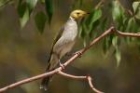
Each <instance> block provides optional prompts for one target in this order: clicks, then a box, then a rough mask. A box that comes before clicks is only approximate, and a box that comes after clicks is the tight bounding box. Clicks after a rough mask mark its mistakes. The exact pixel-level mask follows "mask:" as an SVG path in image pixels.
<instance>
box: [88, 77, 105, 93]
mask: <svg viewBox="0 0 140 93" xmlns="http://www.w3.org/2000/svg"><path fill="white" fill-rule="evenodd" d="M87 80H88V83H89V86H90V88H91V89H92V90H93V91H95V92H96V93H104V92H102V91H100V90H98V89H96V88H95V87H94V86H93V84H92V78H91V77H90V76H87Z"/></svg>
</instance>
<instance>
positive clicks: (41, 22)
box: [35, 12, 47, 33]
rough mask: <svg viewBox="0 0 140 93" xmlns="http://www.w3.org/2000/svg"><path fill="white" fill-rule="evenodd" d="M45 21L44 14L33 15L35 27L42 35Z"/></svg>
mask: <svg viewBox="0 0 140 93" xmlns="http://www.w3.org/2000/svg"><path fill="white" fill-rule="evenodd" d="M46 20H47V17H46V15H45V14H44V12H38V13H37V14H36V15H35V23H36V26H37V28H38V30H39V31H40V33H43V30H44V27H45V23H46Z"/></svg>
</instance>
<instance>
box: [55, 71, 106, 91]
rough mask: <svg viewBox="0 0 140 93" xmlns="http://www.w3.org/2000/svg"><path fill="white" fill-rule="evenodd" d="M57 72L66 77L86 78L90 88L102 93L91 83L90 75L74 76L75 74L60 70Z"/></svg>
mask: <svg viewBox="0 0 140 93" xmlns="http://www.w3.org/2000/svg"><path fill="white" fill-rule="evenodd" d="M58 74H60V75H62V76H65V77H67V78H72V79H76V80H81V79H82V80H87V81H88V84H89V86H90V88H91V89H92V90H93V91H94V92H96V93H104V92H102V91H100V90H98V89H96V88H95V87H94V86H93V84H92V78H91V77H90V76H75V75H71V74H67V73H64V72H62V71H59V72H58Z"/></svg>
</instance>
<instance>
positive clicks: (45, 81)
mask: <svg viewBox="0 0 140 93" xmlns="http://www.w3.org/2000/svg"><path fill="white" fill-rule="evenodd" d="M49 67H50V65H49V66H48V67H47V69H46V71H47V70H48V68H49ZM50 79H51V76H49V77H44V78H43V79H42V81H41V85H40V89H42V90H45V91H47V88H48V84H49V81H50Z"/></svg>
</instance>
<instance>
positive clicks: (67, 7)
mask: <svg viewBox="0 0 140 93" xmlns="http://www.w3.org/2000/svg"><path fill="white" fill-rule="evenodd" d="M2 1H4V0H2ZM2 1H1V2H2ZM20 1H21V0H20ZM23 1H24V0H23ZM27 1H28V0H27ZM29 1H30V0H29ZM79 1H83V2H84V3H83V4H82V7H79V8H81V9H83V10H86V11H93V9H94V8H95V6H97V5H98V4H99V2H101V1H105V2H103V3H104V7H102V10H103V13H104V14H102V17H101V18H103V17H104V16H108V17H109V16H111V15H110V14H109V13H108V12H109V11H108V9H109V8H112V6H111V3H112V1H115V0H101V1H100V0H99V1H98V0H97V1H96V0H87V1H86V0H79ZM79 1H78V0H67V1H64V0H58V1H57V0H54V2H53V5H54V8H55V10H54V12H53V15H52V19H51V24H49V23H47V22H46V23H45V27H44V29H43V33H41V32H40V31H39V30H38V28H37V26H36V23H35V20H34V19H35V16H36V14H37V13H38V12H40V11H43V12H45V5H44V3H41V2H38V3H37V4H36V6H35V7H34V9H33V10H32V13H31V14H30V17H29V20H28V21H27V23H26V24H25V25H24V26H23V27H21V19H20V16H19V14H18V11H17V9H16V7H17V5H18V4H17V3H18V0H15V2H14V4H13V3H8V4H7V3H5V4H4V5H2V6H0V87H4V86H6V85H9V84H11V83H14V82H17V81H20V80H22V79H25V78H29V77H32V76H35V75H38V74H41V73H44V72H45V68H46V66H47V59H48V55H49V52H50V49H51V44H52V42H53V38H54V37H55V35H56V34H57V32H58V31H59V29H60V28H61V26H62V25H63V24H64V23H65V22H66V20H67V19H68V17H69V13H70V11H71V10H72V9H76V8H78V7H77V6H76V5H77V3H78V2H79ZM134 1H137V2H138V0H120V3H121V5H122V6H123V7H124V9H126V10H130V11H128V13H129V14H130V15H131V14H132V15H133V11H131V8H132V3H133V2H134ZM32 2H33V1H32ZM76 2H77V3H76ZM101 6H102V5H101ZM139 10H140V7H139ZM138 17H139V18H140V15H139V16H138ZM48 18H49V17H48ZM22 20H25V19H22ZM130 23H131V22H130ZM104 24H105V23H104ZM137 24H138V25H139V26H140V24H139V23H137ZM110 26H111V24H109V25H107V26H105V28H104V29H108V27H110ZM123 26H125V24H124V25H123ZM99 28H101V27H98V30H101V29H99ZM138 30H139V31H140V28H139V29H135V31H134V30H133V31H132V32H138ZM96 31H97V29H96ZM96 31H95V30H94V31H93V33H92V34H94V33H96V35H97V36H99V34H101V33H102V32H103V31H104V30H101V31H99V33H98V34H97V32H96ZM127 31H128V30H127ZM93 38H95V37H94V36H93V37H92V38H90V39H91V40H92V39H93ZM119 38H121V43H120V44H119V50H120V51H121V53H120V55H121V60H120V62H119V66H117V64H118V62H117V60H116V56H115V54H114V51H115V48H114V47H113V46H112V44H111V45H110V47H109V48H107V50H106V52H105V53H104V49H103V48H102V46H103V44H104V40H102V41H100V42H99V43H97V44H96V45H94V46H93V47H92V48H91V49H90V50H88V51H87V52H86V53H85V54H84V55H82V57H81V58H78V59H77V60H76V61H74V62H73V63H72V64H70V65H69V66H68V67H67V68H66V70H65V72H67V73H70V74H74V75H91V76H92V78H93V85H94V86H95V87H96V88H97V89H99V90H101V91H103V92H105V93H140V83H139V82H140V72H139V71H140V67H139V65H140V46H139V42H138V41H139V38H138V39H136V38H132V40H131V42H129V43H126V41H125V40H124V38H123V37H119ZM128 39H129V40H130V38H128ZM83 41H84V39H83V38H79V39H78V40H77V43H76V45H75V47H74V49H73V52H74V51H76V50H79V49H82V48H83V47H84V45H83ZM87 42H90V40H88V41H87ZM87 44H88V43H87ZM118 57H120V56H118ZM66 59H68V57H65V58H64V59H63V61H65V60H66ZM40 82H41V80H37V81H33V82H31V83H27V84H24V85H21V86H18V87H16V88H13V89H10V90H8V91H6V93H47V92H49V93H93V91H92V90H91V89H90V87H89V85H88V83H87V82H86V81H77V80H72V79H68V78H66V77H63V76H60V75H55V76H54V77H53V79H52V81H51V82H50V84H49V89H48V91H47V92H44V91H41V90H40V89H39V86H40Z"/></svg>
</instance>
